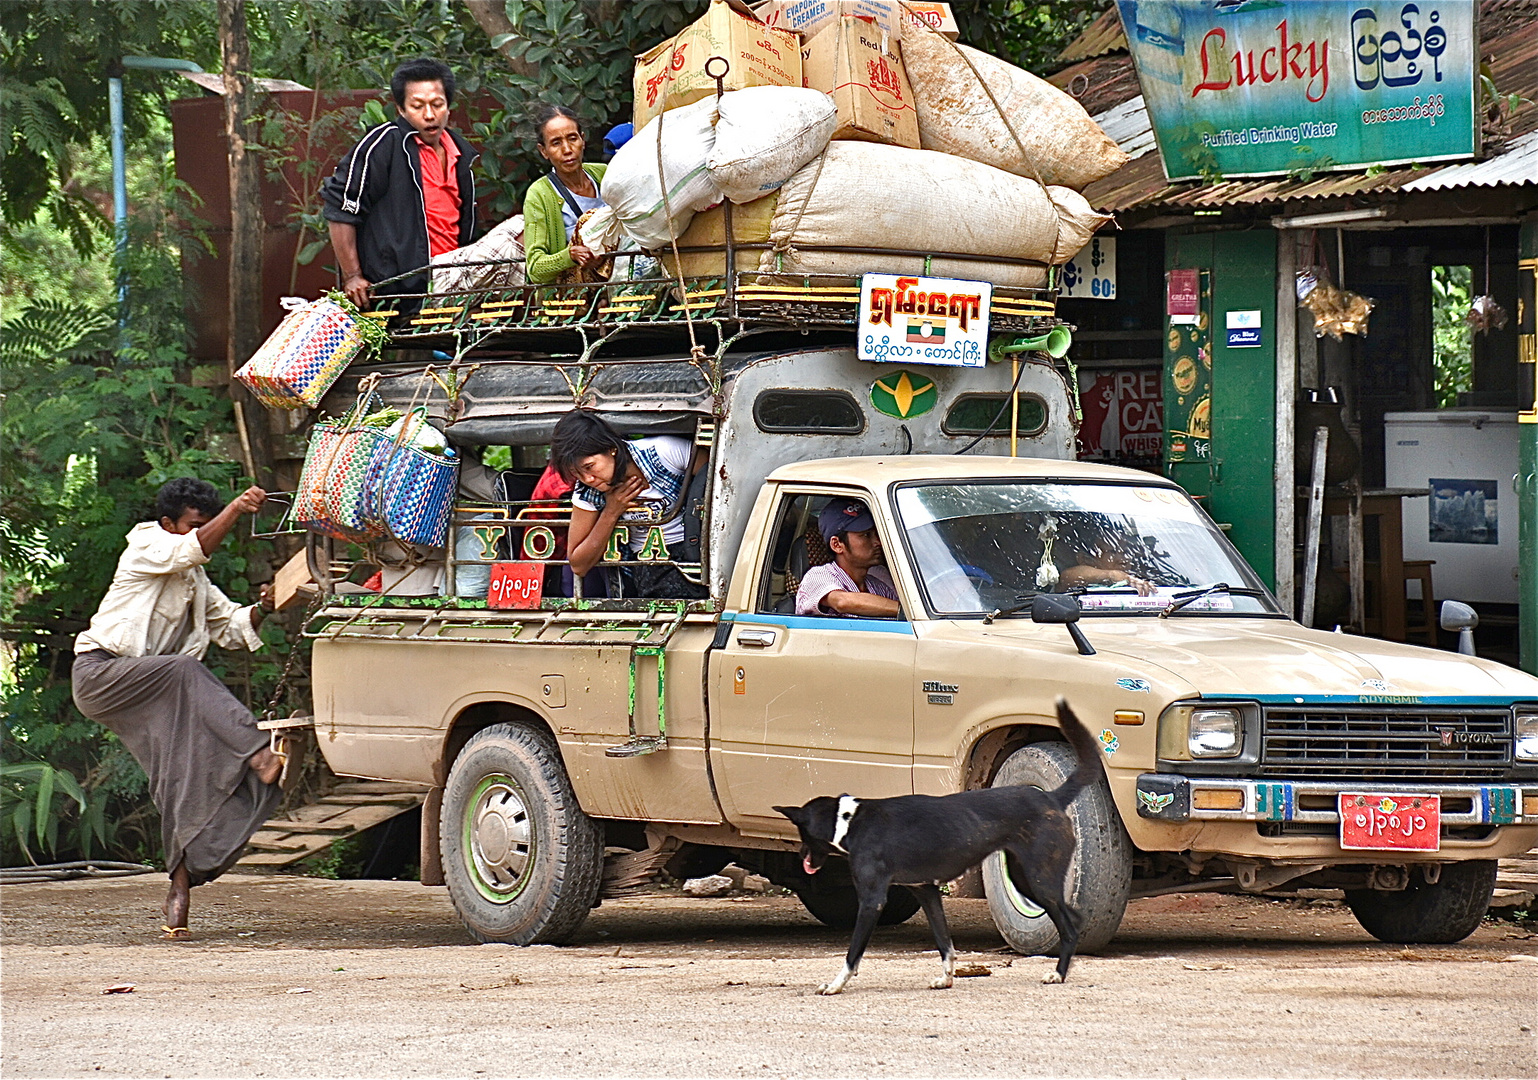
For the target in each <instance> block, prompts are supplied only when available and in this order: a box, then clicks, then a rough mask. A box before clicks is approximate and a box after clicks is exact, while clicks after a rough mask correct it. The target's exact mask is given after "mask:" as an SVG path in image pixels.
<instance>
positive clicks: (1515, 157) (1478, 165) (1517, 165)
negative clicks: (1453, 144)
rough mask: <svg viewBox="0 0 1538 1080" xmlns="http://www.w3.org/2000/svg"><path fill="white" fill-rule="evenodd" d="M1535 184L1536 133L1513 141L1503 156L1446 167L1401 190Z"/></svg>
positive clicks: (1537, 171) (1537, 165) (1537, 173)
mask: <svg viewBox="0 0 1538 1080" xmlns="http://www.w3.org/2000/svg"><path fill="white" fill-rule="evenodd" d="M1501 184H1538V131H1529V132H1528V133H1527V134H1526V135H1523V136H1521V137H1520V138H1516V139H1513V140H1512V141H1511V142H1510V143H1509V144H1507V146H1506V151H1505V153H1503V154H1501V155H1500V156H1499V157H1493V158H1490V159H1489V160H1488V161H1474V162H1470V163H1468V164H1467V165H1449V166H1448V167H1447V168H1445V169H1438V170H1437V171H1436V172H1434V173H1432V174H1431V175H1430V176H1422V177H1419V178H1417V179H1415V180H1411V181H1410V182H1409V183H1407V184H1405V185H1404V186H1403V187H1401V188H1400V190H1401V191H1445V190H1446V189H1448V188H1460V187H1471V186H1472V187H1496V186H1499V185H1501Z"/></svg>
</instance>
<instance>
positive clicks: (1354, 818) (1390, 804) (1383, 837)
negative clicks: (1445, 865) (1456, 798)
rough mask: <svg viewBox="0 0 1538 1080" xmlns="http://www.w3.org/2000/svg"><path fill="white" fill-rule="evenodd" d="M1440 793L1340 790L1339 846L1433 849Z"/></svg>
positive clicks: (1438, 830) (1439, 834)
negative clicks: (1421, 793) (1388, 792)
mask: <svg viewBox="0 0 1538 1080" xmlns="http://www.w3.org/2000/svg"><path fill="white" fill-rule="evenodd" d="M1441 842H1442V796H1440V795H1385V794H1383V793H1382V792H1375V793H1372V794H1368V793H1366V792H1345V791H1343V792H1341V794H1340V846H1341V847H1343V848H1355V849H1358V850H1366V851H1436V850H1437V849H1438V848H1439V847H1440V846H1441Z"/></svg>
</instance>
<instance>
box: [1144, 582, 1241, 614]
mask: <svg viewBox="0 0 1538 1080" xmlns="http://www.w3.org/2000/svg"><path fill="white" fill-rule="evenodd" d="M1213 593H1228V594H1230V595H1234V596H1259V597H1264V596H1265V595H1266V594H1265V593H1263V592H1261V591H1260V590H1259V589H1237V588H1232V587H1230V586H1229V584H1228V582H1226V581H1219V582H1218V583H1217V584H1215V585H1208V586H1207V587H1206V588H1205V589H1193V590H1192V591H1191V592H1183V593H1176V594H1175V598H1174V602H1173V603H1171V604H1170V606H1169V607H1167V608H1165V609H1164V610H1163V611H1161V612H1159V618H1161V619H1167V618H1169V617H1170V616H1171V615H1173V614H1174V613H1175V612H1177V611H1179V610H1180V609H1181V608H1183V607H1185V606H1186V605H1187V604H1194V603H1195V602H1196V601H1198V600H1200V599H1201V598H1202V597H1204V596H1211V595H1212V594H1213Z"/></svg>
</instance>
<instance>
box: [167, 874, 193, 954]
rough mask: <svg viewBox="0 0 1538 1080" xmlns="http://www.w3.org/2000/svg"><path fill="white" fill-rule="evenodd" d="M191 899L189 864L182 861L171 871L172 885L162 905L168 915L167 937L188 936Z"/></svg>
mask: <svg viewBox="0 0 1538 1080" xmlns="http://www.w3.org/2000/svg"><path fill="white" fill-rule="evenodd" d="M191 901H192V878H191V875H189V874H188V873H187V864H186V863H180V864H179V865H178V866H177V867H176V869H175V870H173V871H172V872H171V887H170V888H169V889H167V890H166V899H165V903H163V904H161V905H160V910H161V912H162V913H164V915H165V917H166V922H165V931H166V937H168V938H178V939H179V938H182V937H186V936H188V930H187V909H188V908H189V907H190V906H191Z"/></svg>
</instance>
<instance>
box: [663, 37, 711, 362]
mask: <svg viewBox="0 0 1538 1080" xmlns="http://www.w3.org/2000/svg"><path fill="white" fill-rule="evenodd" d="M674 40H675V41H676V40H677V39H676V38H675V39H674ZM666 117H667V110H666V109H663V110H662V112H660V113H658V114H657V186H658V187H660V188H661V189H662V216H663V217H665V218H667V221H668V240H669V242H670V243H671V244H672V248H673V273H674V276H676V277H677V278H678V302H679V303H680V304H681V305H683V309H684V325H685V326H686V327H688V329H689V359H690V360H691V361H693V362H694V363H695V364H703V363H704V362H705V346H703V345H701V344H700V343H699V339H698V338H697V337H695V335H694V311H693V307H694V305H693V304H691V303H689V286H688V285H686V284H685V283H684V263H683V256H681V255H680V254H679V253H678V227H677V226H676V225H674V224H673V200H672V199H671V198H669V197H668V177H667V173H666V172H665V171H664V170H663V167H662V126H663V122H664V120H665V119H666ZM711 122H712V123H714V122H715V121H714V120H712V121H711Z"/></svg>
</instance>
